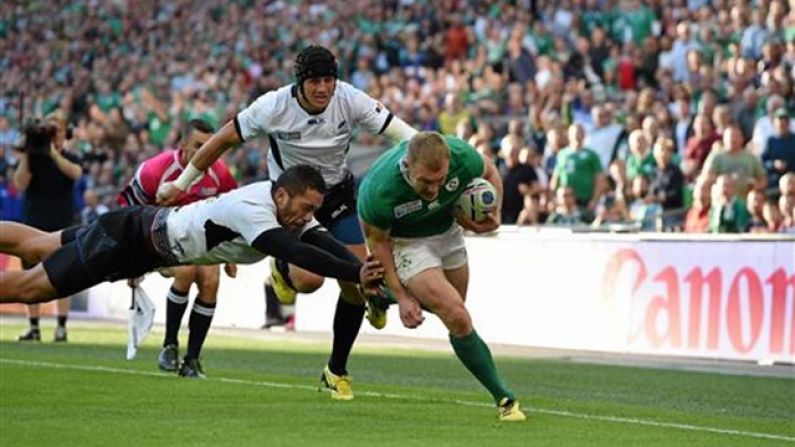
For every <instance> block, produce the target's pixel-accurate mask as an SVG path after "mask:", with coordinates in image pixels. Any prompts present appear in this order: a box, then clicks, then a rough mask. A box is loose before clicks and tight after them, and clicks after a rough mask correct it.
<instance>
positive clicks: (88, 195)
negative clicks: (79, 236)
mask: <svg viewBox="0 0 795 447" xmlns="http://www.w3.org/2000/svg"><path fill="white" fill-rule="evenodd" d="M83 202H84V203H85V205H84V206H83V209H82V210H80V223H81V224H83V225H89V224H91V223H93V222H94V221H95V220H97V218H98V217H99V216H101V215H103V214H105V213H107V212H108V207H107V206H105V205H104V204H102V203H99V198H98V197H97V193H95V192H94V190H92V189H87V190H86V191H85V192H84V193H83Z"/></svg>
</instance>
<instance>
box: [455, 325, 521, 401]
mask: <svg viewBox="0 0 795 447" xmlns="http://www.w3.org/2000/svg"><path fill="white" fill-rule="evenodd" d="M450 344H452V345H453V349H454V350H455V355H456V356H458V359H459V360H461V363H463V364H464V366H466V368H467V369H468V370H469V372H471V373H472V375H473V376H475V378H476V379H478V381H479V382H480V383H482V384H483V386H485V387H486V389H488V390H489V392H490V393H491V395H492V397H494V401H495V402H497V403H498V404H499V402H500V399H502V398H504V397H507V398H509V399H516V397H515V396H514V394H513V393H512V392H511V391H510V390H509V389H508V388H507V387H506V386H505V384H504V383H502V380H501V379H500V377H499V375H498V374H497V367H496V366H495V365H494V359H492V358H491V351H489V347H488V346H486V343H484V342H483V340H482V339H481V338H480V336H479V335H478V333H477V332H475V331H474V330H473V331H472V333H471V334H469V335H467V336H465V337H461V338H458V337H454V336H453V335H452V334H450Z"/></svg>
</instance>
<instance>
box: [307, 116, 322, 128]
mask: <svg viewBox="0 0 795 447" xmlns="http://www.w3.org/2000/svg"><path fill="white" fill-rule="evenodd" d="M325 123H326V119H325V118H322V117H319V118H310V119H309V121H307V122H306V124H307V125H309V126H315V125H318V124H325Z"/></svg>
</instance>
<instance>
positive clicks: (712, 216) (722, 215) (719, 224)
mask: <svg viewBox="0 0 795 447" xmlns="http://www.w3.org/2000/svg"><path fill="white" fill-rule="evenodd" d="M749 221H750V216H749V214H748V210H747V209H746V207H745V202H743V201H742V200H740V199H738V198H737V181H736V180H735V179H734V177H732V176H731V175H728V174H721V175H719V176H718V178H717V179H716V180H715V185H714V186H713V187H712V207H711V208H710V211H709V231H710V233H744V232H745V231H746V230H747V229H748V222H749Z"/></svg>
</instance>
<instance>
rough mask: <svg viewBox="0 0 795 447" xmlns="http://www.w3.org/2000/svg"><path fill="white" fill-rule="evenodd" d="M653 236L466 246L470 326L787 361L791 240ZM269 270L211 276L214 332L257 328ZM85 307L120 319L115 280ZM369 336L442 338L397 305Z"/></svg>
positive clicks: (560, 342)
mask: <svg viewBox="0 0 795 447" xmlns="http://www.w3.org/2000/svg"><path fill="white" fill-rule="evenodd" d="M659 237H661V236H659V235H657V236H654V235H604V234H569V233H557V232H553V233H548V234H547V233H537V232H533V231H524V229H523V230H522V231H518V230H517V229H516V228H512V227H506V228H504V229H503V230H501V231H500V233H499V234H498V235H496V236H493V237H470V238H468V240H467V246H468V252H469V260H470V270H471V278H470V287H469V297H468V300H467V302H468V303H467V306H468V308H469V310H470V312H471V314H472V317H473V320H474V323H475V327H476V329H477V330H478V332H479V333H480V335H481V336H482V337H483V338H484V339H485V340H487V341H489V342H496V343H506V344H513V345H525V346H539V347H551V348H565V349H580V350H596V351H609V352H624V353H642V354H663V355H676V356H694V357H706V358H721V359H742V360H756V361H777V362H789V363H793V362H795V240H792V239H790V240H781V239H778V240H761V239H751V240H747V239H744V240H741V239H736V238H732V237H729V238H719V239H715V238H710V239H707V238H703V239H693V238H686V237H676V236H674V237H666V238H664V239H653V238H659ZM268 270H269V267H268V263H266V262H262V263H259V264H256V265H251V266H240V267H239V273H238V278H237V279H235V280H232V279H229V278H226V277H225V276H224V274H223V273H222V274H221V276H222V283H221V286H220V291H219V298H218V302H219V305H218V308H217V310H216V314H215V320H214V323H213V324H214V325H218V326H234V327H247V328H257V327H260V326H261V325H262V323H263V320H264V307H265V306H264V298H263V285H262V284H263V279H264V278H265V277H266V275H267V274H268ZM169 286H170V280H169V279H165V278H162V277H160V275H158V274H150V275H148V277H147V279H146V280H145V281H144V283H143V287H144V289H145V290H146V291H147V293H148V294H149V296H150V297H151V298H152V299H153V301H154V302H155V304H156V306H157V308H158V311H157V317H156V321H157V322H161V323H162V322H163V320H164V317H165V296H166V292H167V290H168V287H169ZM195 293H196V289H195V287H194V289H193V291H192V297H193V296H195ZM338 293H339V289H338V288H337V286H336V284H335V283H334V281H328V280H327V281H326V284H325V285H324V286H323V287H322V288H321V289H320V290H319V291H318V292H316V293H314V294H312V295H302V296H299V299H298V303H297V308H296V311H297V319H296V322H297V330H299V331H301V330H308V331H329V332H330V330H331V324H332V316H333V313H334V307H335V303H336V298H337V294H338ZM89 297H90V298H89V309H88V313H89V314H90V315H93V316H97V317H113V318H126V315H127V313H126V309H127V306H128V305H129V302H130V290H129V288H128V287H127V286H126V284H125V282H123V281H120V282H117V283H114V284H103V285H100V286H97V287H95V288H94V289H92V290H91V291H90V295H89ZM108 297H110V299H108ZM186 319H187V317H186ZM362 327H363V329H362V330H363V331H364V332H368V333H378V332H379V331H376V330H374V329H372V328H371V327H369V326H368V324H367V323H366V322H365V323H364V324H363V326H362ZM380 333H385V334H391V335H403V336H412V337H423V338H437V339H446V338H447V332H446V330H445V329H444V326H443V325H442V324H441V323H440V322H439V321H438V319H437V318H436V317H435V316H433V315H426V320H425V323H424V324H423V325H422V326H421V327H420V328H418V329H415V330H408V329H405V328H404V327H402V325H401V323H400V318H399V315H398V312H397V307H396V306H393V307H392V308H391V309H390V311H389V323H388V325H387V327H386V328H385V329H384V330H383V331H380Z"/></svg>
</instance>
